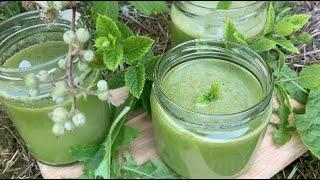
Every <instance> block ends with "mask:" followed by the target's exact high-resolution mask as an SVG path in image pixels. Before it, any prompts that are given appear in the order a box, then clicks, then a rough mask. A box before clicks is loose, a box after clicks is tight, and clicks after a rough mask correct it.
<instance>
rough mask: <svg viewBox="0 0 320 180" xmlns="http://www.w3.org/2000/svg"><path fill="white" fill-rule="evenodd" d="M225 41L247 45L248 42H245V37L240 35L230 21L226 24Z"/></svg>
mask: <svg viewBox="0 0 320 180" xmlns="http://www.w3.org/2000/svg"><path fill="white" fill-rule="evenodd" d="M224 40H225V41H229V42H236V43H239V44H244V45H247V42H246V41H245V39H244V37H243V35H241V34H240V33H239V31H238V30H237V29H236V27H235V25H234V23H233V22H232V21H231V20H228V21H227V22H226V27H225V30H224Z"/></svg>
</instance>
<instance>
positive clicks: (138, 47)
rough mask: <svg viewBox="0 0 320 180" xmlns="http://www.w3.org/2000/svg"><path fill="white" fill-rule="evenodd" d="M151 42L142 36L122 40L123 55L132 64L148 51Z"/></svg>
mask: <svg viewBox="0 0 320 180" xmlns="http://www.w3.org/2000/svg"><path fill="white" fill-rule="evenodd" d="M152 44H153V40H152V39H151V38H149V37H144V36H131V37H128V38H127V39H125V40H124V45H123V46H124V54H125V58H126V60H128V62H130V63H134V62H136V61H137V60H139V59H140V58H142V57H143V56H144V55H145V54H146V53H147V52H148V51H149V50H150V49H151V46H152Z"/></svg>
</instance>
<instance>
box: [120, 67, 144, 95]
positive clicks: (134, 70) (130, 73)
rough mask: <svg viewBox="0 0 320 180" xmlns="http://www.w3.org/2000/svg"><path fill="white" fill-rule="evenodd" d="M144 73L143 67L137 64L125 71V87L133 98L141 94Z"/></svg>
mask: <svg viewBox="0 0 320 180" xmlns="http://www.w3.org/2000/svg"><path fill="white" fill-rule="evenodd" d="M145 76H146V73H145V69H144V66H143V65H142V64H138V65H136V66H130V67H129V68H128V69H127V72H126V76H125V81H126V86H127V87H128V89H129V91H130V92H131V94H132V95H133V96H135V97H137V98H138V97H139V96H140V94H141V93H142V90H143V87H144V82H145V80H146V78H145Z"/></svg>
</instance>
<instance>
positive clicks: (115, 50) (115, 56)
mask: <svg viewBox="0 0 320 180" xmlns="http://www.w3.org/2000/svg"><path fill="white" fill-rule="evenodd" d="M122 59H123V48H122V44H121V43H120V42H119V41H117V42H116V43H115V44H114V45H113V44H112V45H110V46H109V47H108V48H105V50H104V51H103V62H104V64H105V65H106V67H107V69H109V70H112V71H114V70H115V69H116V68H117V67H118V66H119V65H120V63H121V60H122Z"/></svg>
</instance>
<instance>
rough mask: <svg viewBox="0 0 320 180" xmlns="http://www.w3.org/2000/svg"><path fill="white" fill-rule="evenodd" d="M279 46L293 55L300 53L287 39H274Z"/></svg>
mask: <svg viewBox="0 0 320 180" xmlns="http://www.w3.org/2000/svg"><path fill="white" fill-rule="evenodd" d="M273 40H274V41H275V42H276V43H277V45H279V46H280V47H282V48H283V49H285V50H287V51H289V52H293V53H299V49H298V48H297V47H295V46H294V45H293V43H292V42H291V41H289V40H286V39H273Z"/></svg>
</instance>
